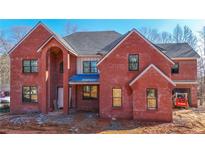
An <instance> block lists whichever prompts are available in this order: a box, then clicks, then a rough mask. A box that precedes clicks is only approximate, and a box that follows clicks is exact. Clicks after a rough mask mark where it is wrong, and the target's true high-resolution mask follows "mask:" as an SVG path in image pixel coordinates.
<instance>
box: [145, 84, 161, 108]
mask: <svg viewBox="0 0 205 154" xmlns="http://www.w3.org/2000/svg"><path fill="white" fill-rule="evenodd" d="M149 89H154V90H155V92H156V94H155V95H156V96H155V97H156V108H149V107H148V97H147V93H148V90H149ZM146 106H147V111H157V110H158V90H157V88H147V89H146Z"/></svg>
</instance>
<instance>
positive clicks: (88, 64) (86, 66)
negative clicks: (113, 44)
mask: <svg viewBox="0 0 205 154" xmlns="http://www.w3.org/2000/svg"><path fill="white" fill-rule="evenodd" d="M97 72H98V70H97V61H83V73H97Z"/></svg>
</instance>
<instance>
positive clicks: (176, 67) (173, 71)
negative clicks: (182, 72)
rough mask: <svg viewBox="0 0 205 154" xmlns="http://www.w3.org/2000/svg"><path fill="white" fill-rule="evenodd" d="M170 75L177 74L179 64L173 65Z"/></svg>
mask: <svg viewBox="0 0 205 154" xmlns="http://www.w3.org/2000/svg"><path fill="white" fill-rule="evenodd" d="M172 73H173V74H174V73H179V64H178V63H177V64H174V66H173V67H172Z"/></svg>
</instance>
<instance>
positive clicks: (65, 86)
mask: <svg viewBox="0 0 205 154" xmlns="http://www.w3.org/2000/svg"><path fill="white" fill-rule="evenodd" d="M69 63H70V56H69V54H68V53H67V51H64V52H63V68H64V70H63V71H64V72H63V103H64V104H63V113H64V114H68V112H69V109H68V108H69V105H68V100H69V89H68V88H69V87H68V76H69V75H68V69H69V68H68V67H69Z"/></svg>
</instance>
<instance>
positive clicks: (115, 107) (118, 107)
mask: <svg viewBox="0 0 205 154" xmlns="http://www.w3.org/2000/svg"><path fill="white" fill-rule="evenodd" d="M113 89H120V90H121V97H120V98H121V105H120V106H114V102H113V98H114V97H113ZM115 98H119V97H115ZM122 98H123V97H122V88H121V87H113V88H112V108H113V109H121V108H122Z"/></svg>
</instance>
